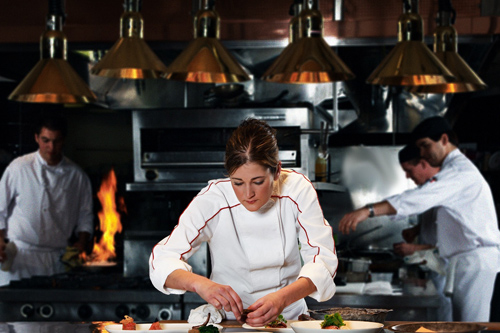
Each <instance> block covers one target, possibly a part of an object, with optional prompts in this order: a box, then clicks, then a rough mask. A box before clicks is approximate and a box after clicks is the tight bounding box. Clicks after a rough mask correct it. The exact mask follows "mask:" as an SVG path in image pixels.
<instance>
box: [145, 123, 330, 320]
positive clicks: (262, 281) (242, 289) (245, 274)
mask: <svg viewBox="0 0 500 333" xmlns="http://www.w3.org/2000/svg"><path fill="white" fill-rule="evenodd" d="M225 168H226V170H227V172H228V174H229V178H225V179H217V180H212V181H210V182H209V184H208V186H207V187H205V188H204V189H202V190H201V191H200V193H198V195H197V196H196V197H195V198H194V199H193V200H192V201H191V203H190V204H189V205H188V207H187V208H186V210H185V211H184V212H183V214H182V215H181V217H180V219H179V223H178V225H177V226H176V227H175V228H174V230H173V231H172V233H171V234H170V235H169V236H168V237H166V238H165V239H163V240H162V241H160V242H159V243H158V244H157V245H156V246H155V247H154V248H153V251H152V254H151V257H150V278H151V281H152V283H153V285H154V286H155V287H156V288H157V289H158V290H160V291H161V292H163V293H165V294H170V293H173V294H182V293H184V292H186V291H192V292H195V293H197V294H198V295H200V296H201V297H202V298H203V299H204V300H205V301H207V302H208V303H209V304H211V305H213V306H215V307H216V308H218V309H224V310H225V311H226V316H227V319H238V320H240V321H241V313H242V310H243V309H245V308H248V309H250V310H254V311H253V312H252V313H250V314H248V317H247V320H246V323H247V324H249V325H251V326H263V325H265V324H267V323H269V322H270V321H272V320H274V319H276V317H277V316H278V315H279V314H283V316H284V317H285V318H286V319H297V317H298V316H299V315H300V314H303V313H306V312H307V306H306V302H305V300H304V297H305V296H310V297H312V298H314V299H316V300H317V301H319V302H322V301H326V300H328V299H330V298H331V297H332V296H333V294H334V293H335V284H334V282H333V278H334V276H335V273H336V270H337V264H338V261H337V256H336V254H335V244H334V241H333V237H332V229H331V227H330V225H329V224H328V222H327V221H326V220H325V218H324V217H323V213H322V210H321V207H320V204H319V201H318V197H317V194H316V191H315V190H314V187H313V186H312V184H311V182H310V181H309V180H308V179H307V178H306V177H305V176H304V175H302V174H299V173H296V172H294V171H291V170H285V169H282V168H281V162H280V161H279V158H278V145H277V141H276V137H275V130H274V129H272V128H271V127H270V126H269V125H268V124H266V123H265V122H262V121H259V120H256V119H248V120H245V121H243V122H242V124H241V125H240V126H239V127H238V128H237V129H236V130H235V131H234V132H233V134H232V136H231V137H230V139H229V141H228V143H227V146H226V156H225ZM202 242H208V245H209V249H210V255H211V261H212V274H211V276H210V279H208V278H206V277H203V276H200V275H197V274H194V273H192V272H191V267H190V266H189V265H188V264H187V260H188V259H189V257H191V256H192V255H193V253H194V252H195V251H196V250H198V248H199V247H200V245H201V244H202ZM301 257H302V260H303V265H302V264H301Z"/></svg>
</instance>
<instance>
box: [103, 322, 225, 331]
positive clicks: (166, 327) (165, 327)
mask: <svg viewBox="0 0 500 333" xmlns="http://www.w3.org/2000/svg"><path fill="white" fill-rule="evenodd" d="M151 324H152V323H146V324H136V326H135V328H136V330H135V331H129V330H122V327H123V325H122V324H116V325H107V326H106V327H105V328H106V331H108V332H109V333H117V332H159V333H175V332H179V333H186V332H187V331H189V330H190V329H191V328H193V326H196V325H194V324H183V323H182V324H170V323H160V326H161V328H162V329H161V330H154V331H150V330H149V328H150V327H151ZM209 325H213V326H215V327H217V328H218V329H219V331H220V330H222V326H220V325H217V324H209Z"/></svg>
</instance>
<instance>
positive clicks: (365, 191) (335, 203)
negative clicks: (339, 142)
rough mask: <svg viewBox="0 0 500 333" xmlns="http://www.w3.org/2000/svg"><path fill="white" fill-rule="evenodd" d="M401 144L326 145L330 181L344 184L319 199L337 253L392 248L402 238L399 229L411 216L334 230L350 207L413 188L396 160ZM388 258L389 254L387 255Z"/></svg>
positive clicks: (410, 220) (406, 223)
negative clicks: (346, 232)
mask: <svg viewBox="0 0 500 333" xmlns="http://www.w3.org/2000/svg"><path fill="white" fill-rule="evenodd" d="M401 148H402V147H401V146H388V147H381V146H376V147H364V146H353V147H345V148H334V147H330V148H329V154H330V156H331V165H332V181H333V182H338V184H339V185H340V186H344V187H345V188H346V191H345V192H343V193H324V194H322V195H321V196H320V202H321V204H322V207H323V212H324V214H325V217H326V219H327V220H328V221H329V222H330V224H331V225H332V227H333V230H334V232H335V233H337V244H336V245H337V248H338V249H340V250H342V253H341V254H345V253H346V252H347V253H349V252H350V251H351V250H353V249H358V250H359V249H364V250H379V251H380V250H387V249H389V252H390V251H392V246H393V243H398V242H401V241H403V239H402V236H401V231H402V230H403V229H404V228H406V227H408V226H409V225H410V224H411V223H415V222H416V220H415V218H414V217H411V218H401V219H394V218H392V217H388V216H378V217H374V218H370V219H368V220H366V221H365V222H363V223H361V224H360V225H359V226H358V227H357V229H356V232H354V233H350V234H349V235H343V234H340V233H338V229H337V228H338V222H339V220H340V219H341V218H342V216H343V215H344V214H346V213H348V212H349V211H351V210H353V209H357V208H360V207H363V206H365V205H366V204H369V203H374V202H377V201H381V200H383V199H385V198H387V197H388V196H390V195H393V194H398V193H401V192H403V191H405V190H407V189H410V188H414V187H415V184H414V183H413V182H412V181H411V180H409V179H406V177H405V174H404V172H403V170H402V169H401V166H400V165H399V161H398V152H399V150H400V149H401ZM389 258H390V256H389Z"/></svg>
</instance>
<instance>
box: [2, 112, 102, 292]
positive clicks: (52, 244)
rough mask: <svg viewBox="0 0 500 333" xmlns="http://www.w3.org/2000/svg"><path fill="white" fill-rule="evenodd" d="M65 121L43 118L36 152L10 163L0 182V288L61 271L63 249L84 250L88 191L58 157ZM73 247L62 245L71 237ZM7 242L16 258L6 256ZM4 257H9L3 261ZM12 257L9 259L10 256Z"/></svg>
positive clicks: (85, 181)
mask: <svg viewBox="0 0 500 333" xmlns="http://www.w3.org/2000/svg"><path fill="white" fill-rule="evenodd" d="M66 133H67V124H66V120H65V119H64V118H62V117H60V116H49V117H45V118H43V119H42V120H41V122H40V123H39V124H38V127H37V129H36V132H35V141H36V142H37V144H38V147H39V149H38V150H37V151H36V152H34V153H30V154H27V155H24V156H21V157H18V158H16V159H15V160H14V161H12V163H11V164H10V165H9V166H8V167H7V169H6V170H5V172H4V174H3V175H2V179H1V180H0V263H4V262H7V261H8V260H11V259H13V262H12V266H10V267H9V268H8V271H5V267H2V268H3V269H2V270H0V286H2V285H7V284H9V283H10V281H11V280H19V279H21V278H28V277H31V276H33V275H53V274H57V273H62V272H64V265H63V263H62V262H61V260H60V258H61V255H62V254H63V253H64V251H65V249H66V247H67V246H68V245H73V246H75V247H76V248H77V249H78V250H79V251H84V250H85V246H86V243H87V240H88V239H89V238H90V235H91V233H92V230H93V208H92V191H91V184H90V180H89V178H88V177H87V175H86V174H85V173H84V172H83V171H82V169H81V168H80V167H79V166H77V165H76V164H75V163H73V162H72V161H70V160H69V159H68V158H66V157H65V156H63V153H62V149H63V142H64V138H65V137H66ZM73 233H74V235H75V236H76V237H77V240H76V243H74V244H68V240H69V239H70V237H71V236H72V235H73ZM7 239H9V242H10V243H11V244H10V245H9V246H8V247H9V249H11V248H12V247H13V244H14V245H15V248H17V253H14V252H12V251H9V252H7V251H6V247H7ZM9 255H10V256H11V257H10V258H9ZM14 255H15V256H14Z"/></svg>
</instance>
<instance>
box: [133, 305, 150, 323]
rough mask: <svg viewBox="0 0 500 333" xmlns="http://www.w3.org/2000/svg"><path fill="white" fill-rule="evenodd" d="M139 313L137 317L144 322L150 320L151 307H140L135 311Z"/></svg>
mask: <svg viewBox="0 0 500 333" xmlns="http://www.w3.org/2000/svg"><path fill="white" fill-rule="evenodd" d="M135 311H136V313H137V317H139V318H141V319H142V320H146V319H148V317H149V315H150V314H151V311H149V307H148V306H147V305H139V306H138V307H137V309H135Z"/></svg>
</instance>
